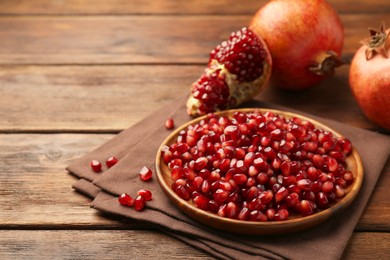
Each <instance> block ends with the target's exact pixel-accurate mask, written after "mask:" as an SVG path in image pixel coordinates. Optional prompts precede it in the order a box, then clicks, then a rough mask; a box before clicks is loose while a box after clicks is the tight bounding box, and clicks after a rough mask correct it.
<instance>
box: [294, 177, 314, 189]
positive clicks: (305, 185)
mask: <svg viewBox="0 0 390 260" xmlns="http://www.w3.org/2000/svg"><path fill="white" fill-rule="evenodd" d="M297 187H298V188H299V189H301V190H311V187H312V182H311V181H310V180H309V179H302V180H299V181H297Z"/></svg>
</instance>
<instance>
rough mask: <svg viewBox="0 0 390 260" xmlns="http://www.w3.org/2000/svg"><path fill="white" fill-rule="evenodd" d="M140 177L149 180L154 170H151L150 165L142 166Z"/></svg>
mask: <svg viewBox="0 0 390 260" xmlns="http://www.w3.org/2000/svg"><path fill="white" fill-rule="evenodd" d="M139 177H140V178H141V180H143V181H148V180H150V179H151V178H152V170H150V169H149V168H148V167H146V166H144V167H142V169H141V171H140V172H139Z"/></svg>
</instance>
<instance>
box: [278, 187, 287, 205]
mask: <svg viewBox="0 0 390 260" xmlns="http://www.w3.org/2000/svg"><path fill="white" fill-rule="evenodd" d="M287 196H288V190H287V189H286V188H285V187H281V188H280V189H279V190H278V192H276V194H275V202H276V203H279V202H281V201H282V200H283V199H284V198H286V197H287Z"/></svg>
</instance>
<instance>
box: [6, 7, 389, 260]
mask: <svg viewBox="0 0 390 260" xmlns="http://www.w3.org/2000/svg"><path fill="white" fill-rule="evenodd" d="M265 2H266V1H264V0H263V1H262V0H256V1H245V4H243V3H242V1H236V0H214V1H211V0H210V1H195V0H187V1H176V0H159V1H157V0H134V1H126V0H110V1H105V0H95V1H92V0H91V1H82V0H68V1H66V0H35V1H28V0H19V1H14V0H8V1H7V0H2V1H0V94H1V95H0V132H1V133H0V162H1V163H0V259H31V258H35V259H42V258H49V259H53V258H60V259H63V258H67V259H80V258H90V259H101V258H112V259H121V258H126V259H134V258H138V259H139V258H152V259H157V258H159V257H161V256H162V255H163V256H164V258H166V259H169V258H185V259H190V258H192V259H195V258H202V259H203V258H209V257H208V256H207V255H206V254H204V253H202V252H200V251H198V250H196V249H193V248H191V247H189V246H187V245H184V244H182V243H180V242H178V241H176V240H175V239H172V238H170V237H168V236H166V235H164V234H161V233H159V232H157V231H154V230H153V229H151V228H150V227H148V226H147V225H145V224H142V223H124V222H123V221H118V220H119V219H117V218H115V217H109V216H103V215H101V214H99V213H98V212H96V211H95V210H92V209H90V208H89V203H90V200H89V199H87V198H85V197H84V196H82V195H80V194H78V193H76V192H74V191H72V189H71V184H72V183H73V182H74V181H75V178H74V177H72V176H71V175H69V174H68V173H67V172H66V171H65V169H64V168H65V166H66V165H67V164H68V163H69V161H70V160H71V159H73V158H77V157H79V156H81V155H83V154H85V153H87V152H88V151H90V150H92V149H94V148H96V147H97V146H99V145H101V144H103V143H104V142H106V141H108V140H109V139H110V138H112V137H113V136H114V135H115V134H116V133H118V132H119V131H121V130H123V129H125V128H127V127H129V126H131V125H133V124H134V123H135V122H137V121H138V120H140V119H142V118H143V117H145V116H146V115H148V114H149V113H151V112H153V111H155V110H156V109H158V108H159V107H160V106H162V105H164V104H166V103H168V102H170V101H172V100H173V99H174V98H175V96H176V95H177V94H180V93H186V92H188V91H189V86H190V84H191V83H192V82H193V81H194V80H195V79H197V77H198V76H199V75H200V73H201V72H202V70H203V67H204V65H205V63H206V62H207V60H208V53H209V51H210V50H211V49H212V48H213V47H214V46H216V45H217V44H218V43H219V42H221V41H222V40H223V39H225V38H227V37H228V35H229V34H230V32H231V31H235V30H238V29H239V28H241V27H242V26H245V25H247V24H248V22H249V20H250V18H251V16H252V15H253V14H254V12H255V11H256V10H257V8H258V7H260V6H261V5H262V4H264V3H265ZM330 2H331V3H332V4H333V5H334V7H335V8H336V9H337V10H338V11H339V13H340V15H341V18H342V21H343V23H344V25H345V35H346V38H345V48H344V54H343V56H344V58H345V59H347V60H349V59H350V58H352V56H353V53H354V51H355V50H356V49H357V48H358V47H359V40H360V39H362V38H365V37H367V36H368V31H367V28H368V27H369V26H373V27H378V26H379V25H380V22H381V21H385V22H386V23H387V24H388V25H390V2H389V0H371V1H365V0H342V1H341V0H332V1H330ZM348 70H349V66H348V65H347V66H344V67H342V68H340V69H339V70H338V72H337V74H336V76H335V77H333V78H332V79H329V80H327V81H326V82H323V83H322V84H320V85H319V86H317V87H315V88H312V89H310V90H308V91H306V92H302V93H294V94H291V93H286V92H284V91H281V90H277V89H273V88H269V89H267V90H266V91H265V92H264V93H262V94H261V96H262V97H263V98H264V100H268V101H272V102H275V103H278V104H281V105H286V106H290V107H292V108H295V109H300V110H303V111H309V112H311V113H314V114H316V115H320V116H323V117H326V118H331V119H334V120H338V121H342V122H345V123H347V124H350V125H354V126H358V127H362V128H366V129H370V130H372V131H380V132H383V133H385V134H389V132H388V131H387V132H386V131H384V130H381V129H379V128H378V127H376V126H375V125H373V124H372V123H370V122H369V121H368V120H367V119H366V118H365V117H364V115H363V114H362V112H361V111H360V110H359V108H358V106H357V104H356V102H355V101H354V99H353V97H352V95H351V92H350V90H349V86H348ZM389 186H390V162H388V163H387V165H386V166H385V169H384V171H383V173H382V176H381V178H380V180H379V182H378V184H377V187H376V189H375V192H374V193H373V195H372V197H371V200H370V202H369V205H368V206H367V208H366V210H365V212H364V214H363V216H362V217H361V219H360V222H359V224H358V225H357V227H356V229H355V233H354V235H353V237H352V239H351V241H350V243H349V246H348V247H347V249H346V251H345V254H344V258H346V259H369V258H372V259H383V258H386V257H389V256H390V189H389V188H388V187H389Z"/></svg>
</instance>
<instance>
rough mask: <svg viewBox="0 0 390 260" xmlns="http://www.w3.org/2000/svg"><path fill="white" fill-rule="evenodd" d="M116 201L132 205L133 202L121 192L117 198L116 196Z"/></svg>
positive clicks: (127, 195)
mask: <svg viewBox="0 0 390 260" xmlns="http://www.w3.org/2000/svg"><path fill="white" fill-rule="evenodd" d="M118 201H119V203H120V204H122V205H124V206H129V207H131V206H133V204H134V199H133V198H132V197H131V196H130V195H129V194H127V193H122V194H121V195H120V196H119V198H118Z"/></svg>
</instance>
